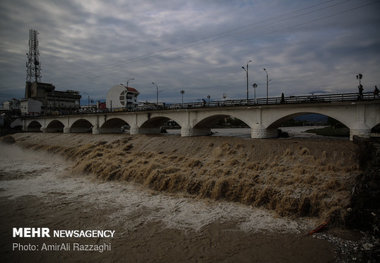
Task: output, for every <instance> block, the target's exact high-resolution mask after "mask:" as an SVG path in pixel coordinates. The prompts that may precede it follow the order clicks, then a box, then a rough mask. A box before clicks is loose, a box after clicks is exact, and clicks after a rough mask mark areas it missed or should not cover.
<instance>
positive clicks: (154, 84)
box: [152, 82, 158, 107]
mask: <svg viewBox="0 0 380 263" xmlns="http://www.w3.org/2000/svg"><path fill="white" fill-rule="evenodd" d="M152 84H153V86H156V89H157V102H156V105H157V107H158V84H156V83H154V82H152Z"/></svg>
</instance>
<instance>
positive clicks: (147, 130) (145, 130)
mask: <svg viewBox="0 0 380 263" xmlns="http://www.w3.org/2000/svg"><path fill="white" fill-rule="evenodd" d="M160 133H161V127H158V128H139V130H138V134H160Z"/></svg>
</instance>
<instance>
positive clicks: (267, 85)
mask: <svg viewBox="0 0 380 263" xmlns="http://www.w3.org/2000/svg"><path fill="white" fill-rule="evenodd" d="M263 69H264V71H265V73H266V74H267V104H268V86H269V80H268V71H267V69H266V68H263Z"/></svg>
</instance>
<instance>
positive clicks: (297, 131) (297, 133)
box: [167, 126, 328, 138]
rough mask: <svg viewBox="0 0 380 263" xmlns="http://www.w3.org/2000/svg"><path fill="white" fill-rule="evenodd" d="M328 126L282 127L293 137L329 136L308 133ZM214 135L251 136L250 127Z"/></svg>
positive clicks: (171, 131)
mask: <svg viewBox="0 0 380 263" xmlns="http://www.w3.org/2000/svg"><path fill="white" fill-rule="evenodd" d="M323 127H326V126H297V127H280V128H279V129H280V130H282V131H283V132H287V133H288V134H289V137H292V138H328V137H326V136H321V135H317V134H315V133H308V132H306V131H307V130H310V129H319V128H323ZM211 131H212V132H213V135H212V136H232V137H240V138H251V129H250V128H223V129H211ZM167 132H168V134H172V135H180V134H181V130H180V129H168V130H167Z"/></svg>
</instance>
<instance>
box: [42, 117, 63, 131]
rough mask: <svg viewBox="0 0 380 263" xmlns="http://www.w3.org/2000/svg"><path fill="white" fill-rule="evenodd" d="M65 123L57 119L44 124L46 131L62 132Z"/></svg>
mask: <svg viewBox="0 0 380 263" xmlns="http://www.w3.org/2000/svg"><path fill="white" fill-rule="evenodd" d="M64 128H65V125H64V124H63V123H62V122H60V121H59V120H52V121H50V122H49V124H48V125H47V126H46V132H63V129H64Z"/></svg>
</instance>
